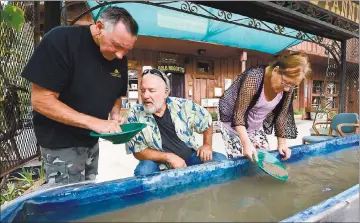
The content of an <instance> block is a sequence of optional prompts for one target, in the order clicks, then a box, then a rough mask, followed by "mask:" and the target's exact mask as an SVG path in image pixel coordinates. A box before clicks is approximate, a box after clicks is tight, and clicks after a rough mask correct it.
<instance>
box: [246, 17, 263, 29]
mask: <svg viewBox="0 0 360 223" xmlns="http://www.w3.org/2000/svg"><path fill="white" fill-rule="evenodd" d="M249 26H250V27H252V28H256V29H260V27H261V24H260V22H259V21H258V20H257V19H251V20H250V22H249Z"/></svg>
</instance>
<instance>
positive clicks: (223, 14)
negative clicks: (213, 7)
mask: <svg viewBox="0 0 360 223" xmlns="http://www.w3.org/2000/svg"><path fill="white" fill-rule="evenodd" d="M218 16H220V18H224V19H225V20H230V19H231V18H232V13H231V12H227V11H224V10H219V11H218Z"/></svg>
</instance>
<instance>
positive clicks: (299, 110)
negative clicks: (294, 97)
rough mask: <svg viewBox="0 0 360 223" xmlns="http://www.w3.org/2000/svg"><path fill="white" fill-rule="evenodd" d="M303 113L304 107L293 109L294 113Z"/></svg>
mask: <svg viewBox="0 0 360 223" xmlns="http://www.w3.org/2000/svg"><path fill="white" fill-rule="evenodd" d="M304 113H305V109H303V108H302V109H294V115H302V114H304Z"/></svg>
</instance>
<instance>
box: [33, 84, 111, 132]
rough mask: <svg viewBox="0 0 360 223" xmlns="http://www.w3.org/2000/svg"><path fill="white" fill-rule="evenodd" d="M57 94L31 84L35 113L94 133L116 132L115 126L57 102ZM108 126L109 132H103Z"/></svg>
mask: <svg viewBox="0 0 360 223" xmlns="http://www.w3.org/2000/svg"><path fill="white" fill-rule="evenodd" d="M59 95H60V94H59V93H56V92H54V91H51V90H47V89H45V88H42V87H40V86H38V85H36V84H34V83H33V84H32V91H31V104H32V107H33V109H34V110H35V111H37V112H39V113H40V114H43V115H44V116H46V117H48V118H50V119H52V120H55V121H58V122H61V123H63V124H66V125H71V126H75V127H79V128H85V129H90V130H94V131H96V132H108V131H113V132H115V131H117V128H116V125H113V124H111V123H103V121H104V120H101V119H98V118H95V117H92V116H89V115H86V114H83V113H80V112H77V111H76V110H74V109H72V108H71V107H69V106H67V105H66V104H64V103H62V102H61V101H59V99H58V98H59ZM104 124H105V125H110V129H109V130H104V129H105V125H104Z"/></svg>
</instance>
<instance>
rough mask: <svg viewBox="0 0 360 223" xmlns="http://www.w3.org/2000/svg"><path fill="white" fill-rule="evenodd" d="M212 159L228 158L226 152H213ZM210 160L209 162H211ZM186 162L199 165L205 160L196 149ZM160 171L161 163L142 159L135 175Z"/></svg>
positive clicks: (188, 164) (189, 164)
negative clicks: (197, 154)
mask: <svg viewBox="0 0 360 223" xmlns="http://www.w3.org/2000/svg"><path fill="white" fill-rule="evenodd" d="M212 156H213V157H212V160H211V161H222V160H226V159H227V158H226V156H225V155H224V154H221V153H218V152H213V154H212ZM211 161H208V162H211ZM185 163H186V165H187V166H192V165H197V164H202V163H204V162H202V161H201V160H200V157H199V156H196V152H195V151H194V152H193V153H192V154H191V156H190V158H189V159H187V160H185ZM158 171H160V168H159V163H157V162H154V161H152V160H142V161H140V163H139V164H138V165H137V166H136V168H135V171H134V175H135V176H141V175H147V174H151V173H155V172H158Z"/></svg>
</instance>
